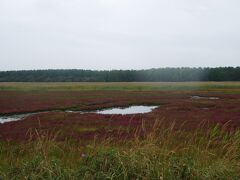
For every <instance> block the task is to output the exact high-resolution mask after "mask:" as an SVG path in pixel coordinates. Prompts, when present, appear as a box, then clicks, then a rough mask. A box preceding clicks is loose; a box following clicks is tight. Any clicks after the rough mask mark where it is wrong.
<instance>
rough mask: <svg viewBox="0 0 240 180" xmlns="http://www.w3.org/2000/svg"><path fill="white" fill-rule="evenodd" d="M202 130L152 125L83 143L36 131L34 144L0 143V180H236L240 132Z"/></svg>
mask: <svg viewBox="0 0 240 180" xmlns="http://www.w3.org/2000/svg"><path fill="white" fill-rule="evenodd" d="M204 127H205V126H200V127H199V128H198V129H197V130H194V131H184V130H181V129H178V130H177V129H176V128H175V125H174V124H171V125H169V126H166V125H164V124H162V123H161V122H160V121H156V123H155V124H154V125H153V126H152V127H151V129H152V131H150V132H149V131H148V130H146V128H145V125H143V126H141V127H139V128H138V129H137V130H135V131H134V132H133V133H134V138H132V139H128V140H127V139H123V138H121V139H119V140H117V139H116V138H106V139H98V138H96V139H95V140H94V141H91V142H90V143H88V144H87V145H83V143H82V142H79V141H78V142H77V141H75V142H74V141H70V140H68V141H57V140H56V138H57V135H56V134H51V133H39V134H38V139H37V140H34V141H32V140H30V141H29V142H25V143H10V142H2V143H1V145H0V179H16V180H17V179H239V178H240V131H239V130H235V131H226V130H225V129H226V126H221V127H220V126H218V125H217V126H215V127H213V128H207V129H206V128H204Z"/></svg>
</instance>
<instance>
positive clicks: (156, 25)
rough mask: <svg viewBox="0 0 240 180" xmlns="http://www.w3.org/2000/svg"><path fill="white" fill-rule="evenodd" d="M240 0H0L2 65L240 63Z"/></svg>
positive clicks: (10, 67)
mask: <svg viewBox="0 0 240 180" xmlns="http://www.w3.org/2000/svg"><path fill="white" fill-rule="evenodd" d="M239 7H240V1H239V0H0V70H18V69H57V68H61V69H68V68H73V69H147V68H157V67H179V66H181V67H183V66H184V67H185V66H188V67H199V66H201V67H206V66H208V67H216V66H240V20H239V18H240V10H239Z"/></svg>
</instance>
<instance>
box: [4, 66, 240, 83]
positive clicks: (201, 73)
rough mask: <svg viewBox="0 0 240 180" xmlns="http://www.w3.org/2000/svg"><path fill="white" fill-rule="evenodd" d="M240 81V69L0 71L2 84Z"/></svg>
mask: <svg viewBox="0 0 240 180" xmlns="http://www.w3.org/2000/svg"><path fill="white" fill-rule="evenodd" d="M144 81H150V82H157V81H161V82H183V81H240V67H219V68H156V69H147V70H110V71H108V70H103V71H96V70H79V69H70V70H64V69H63V70H23V71H0V82H144Z"/></svg>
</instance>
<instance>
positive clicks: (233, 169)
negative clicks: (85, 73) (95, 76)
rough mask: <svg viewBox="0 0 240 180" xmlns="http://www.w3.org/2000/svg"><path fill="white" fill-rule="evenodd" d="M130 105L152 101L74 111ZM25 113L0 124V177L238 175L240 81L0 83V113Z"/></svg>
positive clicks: (92, 177)
mask: <svg viewBox="0 0 240 180" xmlns="http://www.w3.org/2000/svg"><path fill="white" fill-rule="evenodd" d="M130 105H157V106H158V107H157V108H156V109H154V110H153V111H152V112H150V113H146V114H133V115H119V114H118V115H117V114H116V115H103V114H95V113H93V112H89V113H80V112H78V111H92V110H98V109H105V108H112V107H128V106H130ZM65 110H68V111H65ZM70 110H71V111H70ZM41 111H42V113H41ZM43 111H45V112H43ZM69 111H70V112H69ZM26 112H27V113H28V112H38V113H36V114H32V115H30V116H28V117H26V118H25V119H23V120H20V121H14V122H8V123H4V124H0V179H74V178H75V179H238V178H239V176H240V174H239V172H240V159H239V158H240V139H239V137H240V136H239V130H238V129H239V127H240V83H239V82H201V83H197V82H183V83H0V115H11V114H19V113H26Z"/></svg>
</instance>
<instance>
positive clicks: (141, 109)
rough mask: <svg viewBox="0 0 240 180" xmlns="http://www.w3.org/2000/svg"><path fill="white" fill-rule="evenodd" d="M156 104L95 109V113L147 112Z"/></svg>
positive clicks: (123, 113)
mask: <svg viewBox="0 0 240 180" xmlns="http://www.w3.org/2000/svg"><path fill="white" fill-rule="evenodd" d="M157 107H158V106H130V107H127V108H112V109H104V110H99V111H96V113H97V114H122V115H125V114H138V113H141V114H142V113H148V112H151V111H152V110H153V109H155V108H157Z"/></svg>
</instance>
